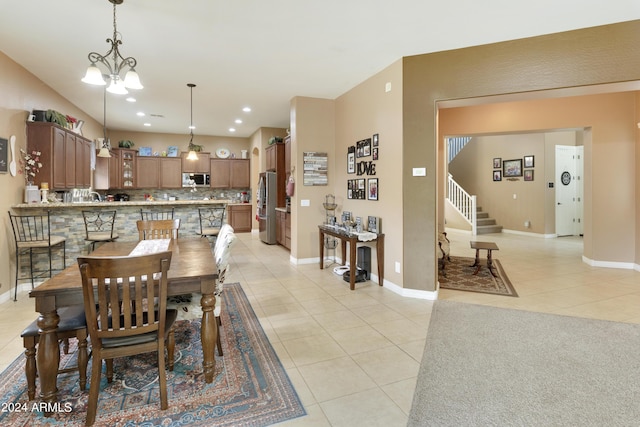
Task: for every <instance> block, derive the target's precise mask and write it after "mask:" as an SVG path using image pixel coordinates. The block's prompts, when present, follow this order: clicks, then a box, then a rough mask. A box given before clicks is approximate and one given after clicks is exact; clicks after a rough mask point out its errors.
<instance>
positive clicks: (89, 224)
mask: <svg viewBox="0 0 640 427" xmlns="http://www.w3.org/2000/svg"><path fill="white" fill-rule="evenodd" d="M82 217H83V218H84V225H85V233H86V237H87V239H89V238H91V235H92V234H94V233H101V234H103V233H109V235H110V237H113V231H114V226H115V223H116V211H82Z"/></svg>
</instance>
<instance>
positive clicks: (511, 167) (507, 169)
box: [502, 159, 522, 178]
mask: <svg viewBox="0 0 640 427" xmlns="http://www.w3.org/2000/svg"><path fill="white" fill-rule="evenodd" d="M502 174H503V175H504V176H505V178H506V177H512V176H522V159H514V160H505V161H504V162H502Z"/></svg>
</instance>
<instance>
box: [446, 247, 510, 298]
mask: <svg viewBox="0 0 640 427" xmlns="http://www.w3.org/2000/svg"><path fill="white" fill-rule="evenodd" d="M473 262H474V258H465V257H455V256H452V257H451V262H448V261H447V263H446V265H445V268H444V270H445V274H446V276H445V275H443V274H442V271H440V272H439V274H438V281H439V282H440V287H441V288H442V289H452V290H455V291H469V292H482V293H485V294H493V295H506V296H510V297H517V296H518V293H517V292H516V290H515V289H514V288H513V285H512V284H511V281H510V280H509V278H508V277H507V274H506V273H505V272H504V269H503V268H502V265H501V264H500V261H498V260H497V259H494V260H493V266H494V267H495V268H494V271H495V272H496V273H497V275H498V277H493V275H492V274H491V273H490V272H489V270H488V269H487V265H486V263H487V261H486V259H480V262H481V263H482V268H481V269H480V271H479V272H478V274H477V275H475V276H474V275H473V272H474V271H475V270H476V267H471V266H472V265H473Z"/></svg>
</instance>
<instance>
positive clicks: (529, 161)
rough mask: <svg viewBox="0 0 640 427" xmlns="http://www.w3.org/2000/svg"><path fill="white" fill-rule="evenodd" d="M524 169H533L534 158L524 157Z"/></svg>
mask: <svg viewBox="0 0 640 427" xmlns="http://www.w3.org/2000/svg"><path fill="white" fill-rule="evenodd" d="M524 167H525V168H532V167H533V156H524Z"/></svg>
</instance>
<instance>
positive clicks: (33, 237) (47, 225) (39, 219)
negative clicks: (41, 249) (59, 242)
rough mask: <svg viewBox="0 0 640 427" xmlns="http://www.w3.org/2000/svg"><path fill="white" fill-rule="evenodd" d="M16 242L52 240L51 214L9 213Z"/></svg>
mask: <svg viewBox="0 0 640 427" xmlns="http://www.w3.org/2000/svg"><path fill="white" fill-rule="evenodd" d="M9 217H10V219H11V228H12V229H13V237H14V238H15V240H16V242H21V243H24V242H29V243H34V242H47V243H49V242H50V240H51V232H50V230H51V220H50V212H49V211H47V213H46V214H43V215H14V214H12V213H11V212H9Z"/></svg>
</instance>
